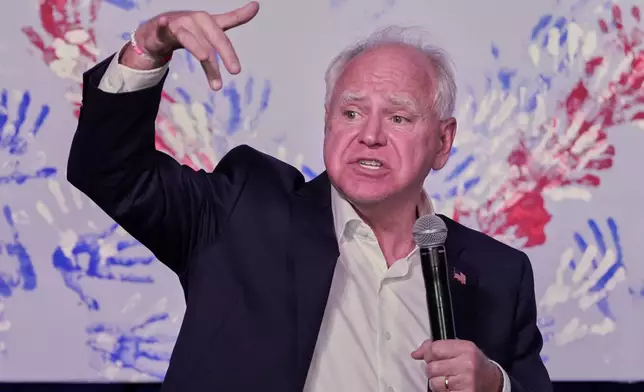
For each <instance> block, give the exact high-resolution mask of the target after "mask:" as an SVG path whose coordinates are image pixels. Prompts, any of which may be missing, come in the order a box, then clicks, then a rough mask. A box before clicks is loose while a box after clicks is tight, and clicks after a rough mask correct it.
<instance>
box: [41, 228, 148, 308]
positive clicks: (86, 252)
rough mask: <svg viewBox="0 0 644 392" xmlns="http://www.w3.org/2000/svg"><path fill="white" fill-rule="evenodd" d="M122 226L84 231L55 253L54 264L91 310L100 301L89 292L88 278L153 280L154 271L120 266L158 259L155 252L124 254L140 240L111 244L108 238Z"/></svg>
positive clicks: (98, 306)
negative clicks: (145, 272) (85, 283)
mask: <svg viewBox="0 0 644 392" xmlns="http://www.w3.org/2000/svg"><path fill="white" fill-rule="evenodd" d="M118 228H119V226H118V225H117V224H112V225H111V226H110V227H108V228H107V230H105V231H103V232H100V233H90V234H84V235H81V236H79V237H78V238H77V240H76V241H75V243H74V244H73V245H72V246H71V247H66V246H65V245H60V246H58V247H57V248H56V249H55V250H54V252H53V254H52V261H53V264H54V267H55V268H56V269H57V270H58V271H59V272H60V274H61V276H62V277H63V280H64V282H65V285H66V286H67V287H68V288H70V289H71V290H72V291H74V292H75V293H76V294H78V296H79V297H80V299H81V301H82V302H83V304H85V305H86V306H87V307H88V309H89V310H99V309H100V304H99V301H98V299H97V298H94V297H92V296H91V295H89V294H87V293H86V289H85V287H83V285H81V281H82V280H83V279H85V278H89V279H99V280H111V281H117V282H129V283H152V282H153V279H152V276H150V275H136V274H133V273H130V272H120V271H118V268H119V267H123V268H126V269H127V268H133V267H137V266H146V265H148V264H150V263H151V262H152V261H153V260H154V257H153V256H145V257H137V256H130V257H128V256H123V255H121V253H122V252H124V251H126V250H127V249H130V248H134V247H140V246H141V244H140V243H139V242H138V241H135V240H132V239H127V240H118V241H116V242H115V243H114V244H108V243H107V242H106V241H107V240H108V239H110V237H112V236H113V235H114V234H115V232H116V231H117V229H118ZM81 256H84V257H81ZM81 260H87V264H86V265H81V263H80V262H81Z"/></svg>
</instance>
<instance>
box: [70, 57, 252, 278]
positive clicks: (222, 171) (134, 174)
mask: <svg viewBox="0 0 644 392" xmlns="http://www.w3.org/2000/svg"><path fill="white" fill-rule="evenodd" d="M110 61H111V58H108V59H106V60H105V61H103V62H101V63H99V64H98V65H96V66H95V67H94V68H93V69H91V70H89V71H88V72H86V73H85V74H84V75H83V103H82V107H81V111H80V117H79V120H78V127H77V129H76V133H75V135H74V138H73V141H72V145H71V150H70V153H69V160H68V164H67V179H68V181H69V182H70V183H71V184H72V185H74V186H75V187H76V188H78V189H79V190H80V191H82V192H83V193H85V194H86V195H87V196H88V197H89V198H90V199H92V200H93V201H94V202H95V203H96V204H97V205H98V206H99V207H100V208H101V209H103V211H105V212H106V213H107V214H108V215H109V216H110V217H111V218H112V219H114V220H115V221H116V222H117V223H118V224H120V225H121V226H122V227H123V228H124V229H125V230H126V231H127V232H129V233H130V234H131V235H132V236H133V237H134V238H136V239H137V240H138V241H140V242H141V243H142V244H143V245H144V246H146V247H147V248H148V249H150V250H151V251H152V252H153V253H154V255H155V256H156V257H157V258H158V259H159V260H160V261H161V262H163V263H164V264H166V265H167V266H168V267H170V268H171V269H172V270H173V271H175V272H176V273H177V274H179V275H181V274H183V273H184V272H185V269H186V267H187V262H188V260H190V259H191V258H192V257H193V256H194V255H195V254H196V252H198V251H199V250H200V249H201V248H203V247H204V246H206V245H208V244H209V243H211V242H213V241H214V240H215V239H216V238H217V235H218V234H219V232H220V230H221V226H222V222H224V221H225V220H226V218H227V216H228V215H229V214H230V212H231V210H232V205H233V204H234V202H235V200H236V198H237V197H238V195H239V193H240V191H241V187H242V186H243V183H244V181H245V176H246V174H245V173H246V170H245V167H244V165H243V164H240V163H239V162H237V163H236V162H235V161H239V159H237V158H235V156H236V155H237V156H238V155H239V154H237V153H235V150H233V151H231V152H230V153H229V154H228V155H226V157H224V159H223V160H222V161H221V162H220V163H219V165H218V166H217V169H216V170H215V171H214V172H212V173H206V172H204V171H203V170H201V171H195V170H193V169H191V168H189V167H187V166H182V165H180V164H179V163H178V162H176V161H175V160H174V159H173V158H172V157H170V156H168V155H166V154H164V153H162V152H159V151H157V150H156V148H155V137H154V136H155V119H156V116H157V112H158V109H159V104H160V100H161V91H162V87H163V81H164V80H165V77H166V76H167V72H166V73H165V75H164V76H163V79H162V80H161V81H160V82H159V83H157V84H156V85H154V86H152V87H148V88H143V89H138V90H136V91H130V92H121V93H110V92H105V91H102V90H101V89H99V88H98V86H99V83H100V81H101V79H102V78H103V76H104V74H105V72H106V70H107V68H108V66H109V64H110ZM121 91H123V90H121ZM237 150H239V148H238V149H237Z"/></svg>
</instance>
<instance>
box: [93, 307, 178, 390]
mask: <svg viewBox="0 0 644 392" xmlns="http://www.w3.org/2000/svg"><path fill="white" fill-rule="evenodd" d="M168 321H170V315H169V314H168V313H167V312H160V313H157V314H154V315H152V316H150V317H148V318H147V319H146V320H145V321H144V322H142V323H140V324H136V325H134V326H132V327H127V328H123V327H120V326H118V325H115V324H104V323H96V324H92V325H90V326H89V327H88V328H87V333H88V335H89V338H88V340H87V343H86V344H87V345H88V346H89V347H90V349H91V350H92V351H94V352H96V353H98V354H99V355H100V359H101V362H102V365H103V366H104V367H105V369H104V372H105V373H107V374H108V376H110V377H112V378H113V377H114V376H115V375H114V374H110V373H113V372H114V371H122V370H132V371H134V372H135V374H134V375H133V376H136V375H145V376H149V377H152V378H155V379H158V380H163V378H164V377H165V372H166V370H167V367H168V363H169V360H170V354H171V353H172V347H173V346H174V343H175V340H176V337H175V336H171V335H161V334H153V333H150V332H149V329H151V328H154V327H157V326H158V325H160V324H161V323H167V322H168Z"/></svg>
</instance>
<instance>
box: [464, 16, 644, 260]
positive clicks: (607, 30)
mask: <svg viewBox="0 0 644 392" xmlns="http://www.w3.org/2000/svg"><path fill="white" fill-rule="evenodd" d="M610 14H611V18H612V20H611V23H610V24H611V26H612V27H609V23H607V22H606V21H604V20H603V19H601V20H600V21H599V26H600V30H601V32H602V33H603V34H604V39H606V41H607V42H606V44H605V45H604V47H603V48H604V51H605V52H606V53H607V54H606V55H604V56H596V57H593V58H591V59H589V60H588V61H587V62H586V63H585V64H584V71H585V72H584V76H583V77H582V78H581V79H580V80H579V81H578V82H577V83H576V84H575V85H574V88H573V89H572V90H571V91H570V92H569V93H568V94H567V95H566V98H565V99H564V100H562V101H561V102H560V104H559V105H558V109H557V111H556V112H555V115H554V116H553V117H552V118H551V119H550V120H548V121H547V122H546V124H543V125H542V126H540V127H539V132H537V135H536V136H531V135H529V134H528V133H527V132H525V131H524V130H520V131H519V132H520V136H519V142H518V143H517V145H516V146H515V147H514V148H513V149H512V151H511V152H510V154H509V155H508V157H507V163H508V165H509V168H510V170H509V171H508V175H507V177H506V179H505V181H504V183H503V184H502V185H501V186H500V187H498V189H497V190H496V191H495V192H493V193H492V196H491V197H489V198H487V200H486V201H485V202H484V203H482V204H481V205H478V206H475V207H474V208H471V209H467V208H465V207H464V206H463V205H462V204H458V203H457V204H456V206H455V211H454V216H455V218H459V219H460V218H462V217H473V218H474V219H475V220H476V222H477V224H478V226H479V228H480V229H481V230H482V231H484V232H486V233H487V234H490V235H492V236H497V237H513V238H517V239H522V240H524V241H525V243H524V244H523V246H525V247H532V246H537V245H541V244H543V243H544V242H545V239H546V235H545V226H546V225H547V224H548V222H549V221H550V219H551V215H550V214H549V213H548V211H547V210H546V208H545V200H544V196H545V194H546V193H548V192H555V191H557V190H562V189H564V190H566V191H569V192H578V193H579V192H581V193H583V192H584V190H583V189H584V188H588V187H598V186H599V185H600V178H599V176H598V175H597V174H596V173H594V172H597V171H602V170H606V169H609V168H611V167H612V165H613V157H614V156H615V148H614V146H612V145H610V144H609V143H608V141H607V131H609V130H610V128H611V127H614V126H617V125H625V124H629V123H633V122H635V121H638V120H642V119H644V109H643V108H642V106H643V104H644V89H643V88H642V85H643V83H644V49H642V47H641V46H642V42H643V38H644V32H643V31H642V29H641V28H640V27H639V26H637V24H639V23H640V21H641V20H640V10H639V8H638V7H636V6H633V7H632V8H631V11H630V14H631V17H632V21H633V22H634V24H635V25H634V26H633V27H632V28H630V29H627V28H626V27H625V22H624V20H623V17H622V14H623V13H622V10H621V8H620V7H619V6H617V5H613V6H612V7H611V9H610ZM611 35H613V37H611ZM609 55H610V57H609ZM609 63H612V64H613V65H614V69H613V70H612V72H607V68H608V64H609ZM600 70H601V71H602V72H600ZM605 75H608V77H610V78H611V79H610V80H608V81H607V82H605V81H602V78H603V77H604V76H605Z"/></svg>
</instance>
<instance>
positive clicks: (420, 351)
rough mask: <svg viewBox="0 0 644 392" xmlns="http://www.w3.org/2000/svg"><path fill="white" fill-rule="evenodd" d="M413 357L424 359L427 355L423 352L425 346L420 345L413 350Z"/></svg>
mask: <svg viewBox="0 0 644 392" xmlns="http://www.w3.org/2000/svg"><path fill="white" fill-rule="evenodd" d="M411 357H412V358H414V359H423V358H424V357H425V354H424V353H423V346H420V347H418V348H417V349H415V350H414V351H412V352H411Z"/></svg>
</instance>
